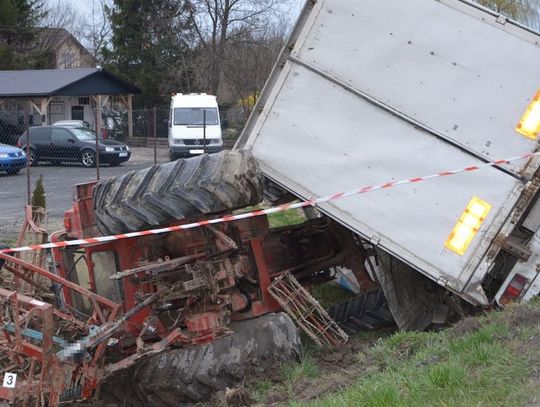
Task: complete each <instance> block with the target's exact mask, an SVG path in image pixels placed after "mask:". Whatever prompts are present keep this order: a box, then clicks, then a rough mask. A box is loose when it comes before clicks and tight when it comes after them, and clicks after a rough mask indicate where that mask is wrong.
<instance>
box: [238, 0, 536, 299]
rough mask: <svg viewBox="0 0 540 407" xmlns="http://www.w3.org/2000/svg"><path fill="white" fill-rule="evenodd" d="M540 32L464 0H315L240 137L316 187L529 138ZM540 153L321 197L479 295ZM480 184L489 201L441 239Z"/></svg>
mask: <svg viewBox="0 0 540 407" xmlns="http://www.w3.org/2000/svg"><path fill="white" fill-rule="evenodd" d="M539 44H540V37H539V35H538V34H537V33H534V32H533V31H531V30H529V29H526V28H525V27H523V26H520V25H519V24H517V23H514V22H512V21H510V20H507V19H505V18H504V17H502V16H499V15H497V14H496V13H493V12H490V11H488V10H486V9H484V8H482V7H480V6H478V5H475V4H473V3H469V2H466V1H459V0H440V1H435V0H407V1H399V0H364V1H343V0H318V1H316V2H310V1H308V2H307V4H306V6H305V8H304V10H303V13H302V15H301V17H300V19H299V21H298V23H297V25H296V26H295V28H294V30H293V33H292V36H291V39H290V42H289V44H287V46H286V47H285V48H284V51H283V52H282V54H281V56H280V60H279V61H278V64H277V65H276V67H275V68H274V71H273V73H272V74H271V77H270V79H269V81H268V83H267V85H266V87H265V89H264V91H263V93H262V96H261V98H260V100H259V102H258V104H257V106H255V109H254V113H253V114H252V115H251V117H250V119H249V121H248V123H247V126H246V128H245V130H244V132H243V133H242V135H241V138H240V139H239V141H238V143H237V145H236V148H250V149H252V150H253V153H254V155H255V156H256V157H257V159H258V160H259V162H260V164H261V167H262V170H263V172H264V174H265V175H266V176H267V177H268V178H270V179H271V180H273V181H275V182H276V183H278V184H280V185H281V186H282V187H284V188H285V189H287V190H289V191H291V192H292V193H293V194H294V195H296V196H298V197H300V198H303V199H309V198H313V197H322V196H326V195H330V194H333V193H336V192H341V191H347V190H350V189H353V188H357V187H362V186H366V185H373V184H379V183H383V182H386V181H395V180H401V179H406V178H411V177H419V176H422V175H427V174H433V173H437V172H439V171H443V170H453V169H459V168H463V167H467V166H471V165H481V164H483V163H485V162H488V161H491V160H494V159H502V158H507V157H513V156H516V155H520V154H524V153H528V152H534V151H536V150H537V147H538V143H537V141H536V140H532V139H529V138H526V137H523V136H521V135H519V134H517V133H516V132H515V131H514V129H515V127H516V124H517V123H518V121H519V119H520V117H521V115H522V114H523V112H524V111H525V109H526V108H527V106H528V104H529V103H530V101H531V99H532V97H533V96H534V95H535V93H536V91H537V88H538V87H540V69H539V67H540V46H539ZM539 163H540V160H539V158H538V157H533V158H530V159H525V160H519V161H513V162H512V163H510V164H506V165H499V166H495V167H489V168H484V169H482V170H479V171H474V172H467V173H463V174H460V175H455V176H449V177H440V178H436V179H432V180H429V181H425V182H422V183H417V184H416V183H415V184H412V185H405V186H400V187H395V188H389V189H385V190H381V191H378V192H373V193H369V194H365V195H359V196H355V197H350V198H346V199H341V200H336V201H332V202H327V203H324V204H321V205H320V207H319V209H320V210H322V211H323V212H324V213H326V214H327V215H329V216H330V217H332V218H334V219H335V220H337V221H338V222H340V223H342V224H343V225H345V226H346V227H348V228H349V229H351V230H352V231H354V232H355V233H357V234H358V235H360V236H361V237H362V238H364V239H366V240H369V241H370V242H373V243H375V244H376V245H378V246H379V247H380V248H382V249H384V250H385V251H387V252H388V253H390V254H392V255H393V256H394V257H396V258H398V259H400V260H401V261H403V262H405V263H406V264H408V265H410V266H412V267H413V268H415V269H416V270H418V271H420V272H422V273H423V274H425V275H426V276H428V277H429V278H431V279H432V280H434V281H437V282H438V283H439V284H440V285H443V286H445V287H447V288H448V289H450V290H452V291H454V292H456V293H458V294H460V295H461V296H462V297H463V298H465V299H466V300H468V301H469V302H471V303H474V304H486V303H488V302H489V301H490V299H488V298H487V296H486V295H485V293H484V290H483V289H482V287H481V285H480V284H481V282H482V281H483V279H484V277H485V276H486V273H488V272H489V271H490V269H491V268H492V266H493V264H494V259H495V257H496V256H497V254H498V252H499V251H500V249H501V247H502V246H503V244H504V243H505V241H506V237H507V236H508V235H509V234H510V233H511V232H512V231H513V230H514V228H515V226H516V223H517V222H518V221H519V219H521V218H522V217H523V214H524V213H525V212H526V209H527V206H528V205H529V203H530V201H531V198H532V197H533V196H534V195H535V194H536V193H537V190H538V187H539V185H540V183H539V182H538V179H537V178H535V177H534V174H535V172H536V170H537V169H538V167H539ZM474 197H477V198H479V199H480V200H481V201H483V202H486V203H488V204H489V205H491V209H490V210H489V213H488V214H487V217H486V219H485V220H484V221H483V222H482V223H481V227H480V229H479V232H478V233H477V234H476V235H475V236H474V238H473V239H472V241H471V243H470V245H469V246H468V248H467V250H466V251H465V252H464V253H463V254H458V253H456V252H454V251H451V250H448V249H447V248H445V242H446V241H447V239H448V237H449V235H450V233H451V232H452V230H453V228H454V226H455V225H456V223H457V222H458V221H459V219H460V217H461V215H462V214H463V213H464V210H465V208H466V207H467V205H468V204H469V203H470V202H471V199H473V198H474Z"/></svg>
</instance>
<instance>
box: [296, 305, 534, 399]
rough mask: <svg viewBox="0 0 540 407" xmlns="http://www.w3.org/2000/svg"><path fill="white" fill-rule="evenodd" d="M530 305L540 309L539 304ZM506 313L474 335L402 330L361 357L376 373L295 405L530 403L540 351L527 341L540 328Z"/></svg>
mask: <svg viewBox="0 0 540 407" xmlns="http://www.w3.org/2000/svg"><path fill="white" fill-rule="evenodd" d="M530 307H534V308H535V309H539V310H540V304H539V303H538V302H536V303H535V304H533V305H531V306H530ZM505 315H506V316H507V315H508V314H507V313H506V311H505V312H492V313H490V314H488V315H486V316H484V317H481V318H480V322H481V325H480V327H479V329H477V330H476V331H474V330H473V331H472V332H464V333H458V334H456V333H455V332H454V331H453V330H452V329H447V330H445V331H440V332H412V333H411V332H405V333H404V332H399V333H396V334H394V335H393V336H391V337H389V338H387V339H383V340H380V341H378V343H377V344H376V346H374V347H373V348H371V349H369V350H367V351H366V353H365V354H362V353H361V354H360V355H358V357H357V360H358V363H363V362H365V361H366V360H369V361H371V363H374V364H375V365H376V366H377V369H372V370H370V372H371V373H367V374H365V375H363V376H361V377H360V378H359V379H358V380H357V381H356V383H354V384H353V385H352V386H350V387H348V388H347V389H345V390H343V391H340V392H338V393H332V394H329V395H326V396H325V397H323V398H321V399H318V400H315V401H311V402H302V401H301V400H295V399H294V394H293V398H292V401H291V402H290V403H289V406H298V407H299V406H310V407H327V406H328V407H338V406H339V407H341V406H368V407H369V406H373V407H387V406H388V407H390V406H411V407H412V406H505V407H506V406H520V405H525V404H527V402H528V401H530V400H531V398H532V397H534V396H535V395H539V394H540V390H539V388H538V387H539V386H538V383H536V385H534V384H533V383H531V381H530V373H531V369H532V368H533V366H531V363H532V362H531V360H539V359H538V357H539V356H540V349H539V347H538V346H537V345H536V346H534V345H530V344H531V343H533V342H527V341H531V339H533V338H535V337H536V338H537V337H538V335H540V326H539V324H538V322H536V323H532V324H521V323H510V322H509V321H510V319H509V318H508V317H505ZM535 343H536V344H537V343H538V342H535ZM527 344H529V345H527ZM524 346H525V349H526V351H524V350H523V349H524Z"/></svg>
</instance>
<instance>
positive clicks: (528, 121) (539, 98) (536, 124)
mask: <svg viewBox="0 0 540 407" xmlns="http://www.w3.org/2000/svg"><path fill="white" fill-rule="evenodd" d="M516 131H517V132H518V133H519V134H521V135H523V136H525V137H527V138H530V139H532V140H536V138H537V137H538V134H539V133H540V91H538V92H537V93H536V95H535V97H534V99H533V100H532V102H531V104H530V105H529V106H528V107H527V110H526V111H525V113H524V114H523V116H522V117H521V120H520V121H519V123H518V125H517V127H516Z"/></svg>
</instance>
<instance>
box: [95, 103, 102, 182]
mask: <svg viewBox="0 0 540 407" xmlns="http://www.w3.org/2000/svg"><path fill="white" fill-rule="evenodd" d="M99 133H101V95H97V109H96V180H97V181H99Z"/></svg>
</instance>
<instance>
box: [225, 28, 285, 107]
mask: <svg viewBox="0 0 540 407" xmlns="http://www.w3.org/2000/svg"><path fill="white" fill-rule="evenodd" d="M287 28H288V27H287V23H286V22H285V21H274V20H269V21H268V22H267V23H266V24H264V26H263V27H261V28H260V29H259V30H257V31H255V32H251V33H250V32H243V33H242V34H241V35H240V36H238V37H236V40H235V43H234V45H233V46H230V47H228V48H227V51H226V56H225V61H224V67H223V74H224V75H223V76H224V79H225V81H226V82H227V84H228V85H229V86H230V87H232V89H233V91H234V93H235V96H236V98H237V99H238V100H239V101H240V103H241V106H242V110H243V111H244V114H245V116H246V118H247V116H249V114H250V113H251V110H252V109H253V105H254V104H255V102H256V100H257V99H258V97H259V95H260V92H261V90H262V88H263V86H264V84H265V82H266V79H267V78H268V76H269V75H270V72H271V70H272V67H273V66H274V64H275V63H276V60H277V57H278V55H279V52H280V51H281V48H282V47H283V44H284V43H285V39H286V34H287Z"/></svg>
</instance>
